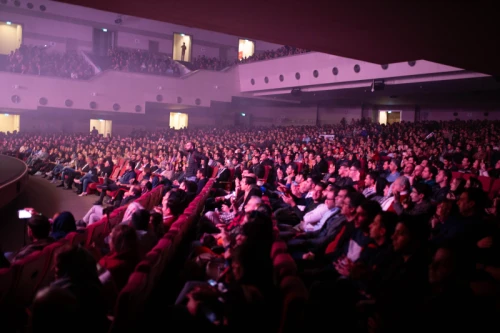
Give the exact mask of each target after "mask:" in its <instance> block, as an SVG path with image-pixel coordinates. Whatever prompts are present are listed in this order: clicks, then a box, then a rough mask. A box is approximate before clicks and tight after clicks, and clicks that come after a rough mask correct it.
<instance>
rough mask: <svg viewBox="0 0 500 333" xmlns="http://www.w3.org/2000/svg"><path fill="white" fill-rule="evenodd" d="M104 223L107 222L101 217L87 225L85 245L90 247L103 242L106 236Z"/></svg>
mask: <svg viewBox="0 0 500 333" xmlns="http://www.w3.org/2000/svg"><path fill="white" fill-rule="evenodd" d="M106 225H107V222H106V221H105V218H103V219H101V220H100V221H98V222H96V223H94V224H91V225H89V226H88V227H87V241H86V242H85V246H86V247H90V246H92V245H96V246H99V245H101V244H102V243H103V241H104V238H105V237H106V236H107V234H106Z"/></svg>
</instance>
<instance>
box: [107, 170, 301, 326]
mask: <svg viewBox="0 0 500 333" xmlns="http://www.w3.org/2000/svg"><path fill="white" fill-rule="evenodd" d="M214 182H215V179H214V178H211V179H210V180H209V181H208V182H207V184H206V185H205V187H204V189H203V190H202V191H201V193H200V194H199V195H198V196H197V197H196V198H195V199H194V200H193V201H192V202H191V203H190V204H189V206H188V207H187V208H186V210H185V211H184V213H183V214H182V215H181V216H179V218H178V219H177V220H176V221H175V222H174V223H173V224H172V226H171V227H170V230H169V231H168V232H167V234H165V236H164V237H163V238H162V239H161V240H160V241H159V242H158V244H157V245H156V246H155V247H154V248H153V249H152V250H151V251H150V252H149V253H148V254H147V255H146V257H145V258H144V260H143V261H141V262H140V263H139V264H138V265H137V266H136V269H135V272H134V273H133V274H132V275H131V276H130V278H129V281H128V283H127V285H126V286H125V287H124V288H123V290H122V291H121V293H120V295H119V296H118V301H117V304H116V309H115V314H116V316H115V318H114V321H113V325H112V328H111V332H122V331H138V330H140V326H138V325H140V323H141V322H142V320H143V319H144V318H145V315H146V313H145V311H148V310H147V309H148V307H147V305H146V303H147V301H148V300H150V299H151V296H152V292H153V291H154V290H155V289H156V288H157V287H158V284H159V282H160V277H161V278H162V283H164V282H165V280H164V279H165V278H166V275H170V277H172V275H175V274H177V273H178V270H176V269H175V267H174V264H173V262H174V260H175V259H179V257H178V256H181V255H182V254H181V248H183V246H185V245H186V244H190V243H191V241H192V240H193V239H191V237H190V235H191V231H193V229H194V228H195V227H196V224H197V222H198V220H199V217H200V215H201V213H202V212H203V209H204V203H205V200H206V198H207V197H208V196H209V195H210V191H211V189H212V186H213V184H214ZM265 199H267V198H265V197H264V198H263V201H264V203H267V204H269V202H268V200H265ZM270 255H271V258H272V260H273V265H274V279H275V284H276V285H277V286H279V289H280V291H281V295H282V302H283V303H282V315H281V320H280V327H279V332H280V333H287V332H297V331H298V330H297V329H301V328H304V325H303V323H304V320H303V319H304V311H305V306H306V302H307V299H308V292H307V289H306V287H305V286H304V284H303V282H302V280H301V279H300V278H299V277H298V276H297V266H296V264H295V261H294V260H293V258H292V257H291V256H290V255H289V254H288V253H287V246H286V243H285V242H283V241H275V242H274V244H273V247H272V251H271V253H270ZM167 280H168V277H167Z"/></svg>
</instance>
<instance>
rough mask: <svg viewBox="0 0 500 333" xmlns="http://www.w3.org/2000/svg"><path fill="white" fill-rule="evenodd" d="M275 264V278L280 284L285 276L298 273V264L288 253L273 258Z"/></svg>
mask: <svg viewBox="0 0 500 333" xmlns="http://www.w3.org/2000/svg"><path fill="white" fill-rule="evenodd" d="M273 266H274V279H275V282H276V283H277V284H278V283H280V281H282V280H283V278H285V277H287V276H294V275H296V274H297V264H296V263H295V261H294V260H293V258H292V257H291V256H290V255H289V254H288V253H280V254H277V255H276V257H274V258H273Z"/></svg>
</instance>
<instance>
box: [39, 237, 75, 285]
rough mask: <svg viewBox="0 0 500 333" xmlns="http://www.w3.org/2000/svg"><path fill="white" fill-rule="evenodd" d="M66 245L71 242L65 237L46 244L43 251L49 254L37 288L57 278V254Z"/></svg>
mask: <svg viewBox="0 0 500 333" xmlns="http://www.w3.org/2000/svg"><path fill="white" fill-rule="evenodd" d="M65 245H69V242H68V241H67V240H66V239H64V240H62V241H58V242H55V243H53V244H50V245H49V246H46V247H45V248H44V249H43V253H45V254H46V255H47V261H46V265H45V268H44V273H43V275H42V278H41V280H40V282H39V284H38V285H37V286H36V289H40V288H41V287H46V286H48V285H49V284H50V283H51V282H52V281H54V279H55V269H54V267H55V264H56V256H57V254H58V253H59V252H60V251H61V250H62V249H64V248H65Z"/></svg>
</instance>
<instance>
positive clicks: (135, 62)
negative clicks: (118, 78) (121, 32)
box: [108, 48, 180, 76]
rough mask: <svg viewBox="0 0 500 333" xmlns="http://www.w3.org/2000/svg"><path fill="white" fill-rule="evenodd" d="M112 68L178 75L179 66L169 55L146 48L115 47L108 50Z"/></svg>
mask: <svg viewBox="0 0 500 333" xmlns="http://www.w3.org/2000/svg"><path fill="white" fill-rule="evenodd" d="M108 57H109V58H110V61H111V62H110V64H111V69H113V70H119V71H128V72H137V73H148V74H159V75H169V76H178V75H180V72H179V67H178V66H177V64H176V62H175V61H173V60H172V58H170V57H169V56H167V55H165V54H160V53H152V52H149V51H146V50H136V49H122V48H113V49H110V50H109V51H108Z"/></svg>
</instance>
